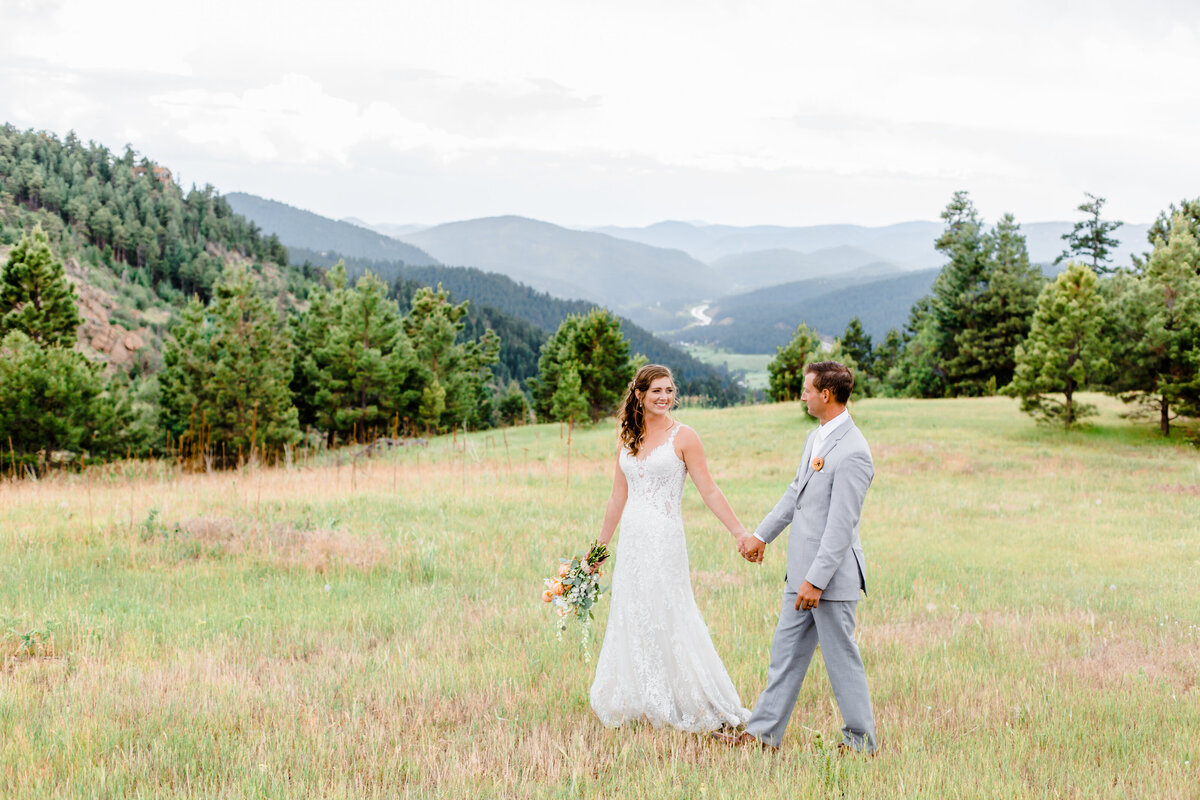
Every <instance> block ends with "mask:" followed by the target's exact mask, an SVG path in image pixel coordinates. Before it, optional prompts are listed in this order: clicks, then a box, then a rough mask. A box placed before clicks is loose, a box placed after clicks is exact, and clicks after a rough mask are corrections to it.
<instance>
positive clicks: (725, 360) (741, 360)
mask: <svg viewBox="0 0 1200 800" xmlns="http://www.w3.org/2000/svg"><path fill="white" fill-rule="evenodd" d="M683 349H684V350H686V351H687V353H688V354H689V355H691V356H692V357H693V358H697V359H699V360H700V361H703V362H704V363H705V364H711V365H713V366H714V367H720V366H724V367H726V368H728V369H730V370H734V371H737V370H742V371H744V372H745V373H746V385H747V386H748V387H749V388H751V389H766V388H767V386H768V384H769V383H770V375H768V374H767V365H768V364H770V363H771V361H772V360H774V358H775V355H774V354H768V353H732V352H730V351H728V350H722V349H721V348H718V347H713V346H712V345H707V344H689V345H684V346H683Z"/></svg>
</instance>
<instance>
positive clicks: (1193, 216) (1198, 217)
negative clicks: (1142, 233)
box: [1133, 197, 1200, 273]
mask: <svg viewBox="0 0 1200 800" xmlns="http://www.w3.org/2000/svg"><path fill="white" fill-rule="evenodd" d="M1176 214H1182V215H1183V219H1184V221H1185V222H1186V223H1187V226H1188V228H1189V229H1190V230H1191V232H1192V236H1195V237H1196V238H1197V239H1198V240H1200V197H1197V198H1196V199H1194V200H1182V201H1180V203H1179V208H1176V207H1175V204H1174V203H1171V204H1170V205H1169V206H1167V208H1166V209H1165V210H1164V211H1161V212H1160V213H1159V215H1158V216H1157V217H1156V218H1155V220H1154V222H1153V223H1151V225H1150V229H1149V230H1148V231H1146V241H1148V242H1149V243H1150V247H1151V249H1153V248H1154V246H1155V244H1156V243H1157V242H1158V240H1159V239H1162V240H1163V241H1166V240H1167V239H1168V238H1169V237H1170V235H1171V223H1172V221H1173V220H1174V219H1175V215H1176ZM1149 260H1150V253H1144V254H1143V255H1141V256H1137V255H1134V256H1133V268H1134V271H1135V272H1139V273H1140V272H1142V271H1144V270H1145V268H1146V263H1147V262H1148V261H1149Z"/></svg>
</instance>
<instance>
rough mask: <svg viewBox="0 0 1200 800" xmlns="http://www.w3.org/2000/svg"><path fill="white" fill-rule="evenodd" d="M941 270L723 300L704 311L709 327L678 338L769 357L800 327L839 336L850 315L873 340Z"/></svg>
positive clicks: (807, 284)
mask: <svg viewBox="0 0 1200 800" xmlns="http://www.w3.org/2000/svg"><path fill="white" fill-rule="evenodd" d="M940 272H941V270H940V269H930V270H921V271H917V272H906V273H902V274H900V275H898V276H895V277H889V278H884V279H875V278H872V277H870V276H863V277H862V278H861V279H859V280H855V279H854V278H853V277H851V276H840V277H837V278H829V277H826V278H817V279H813V280H807V281H797V282H795V283H789V284H784V285H781V286H771V287H769V288H766V289H759V290H757V291H753V292H748V293H746V294H741V295H735V296H732V297H727V298H722V299H721V300H719V301H717V302H716V303H715V304H713V305H712V306H711V307H710V308H709V309H708V311H707V313H708V314H709V316H711V317H712V319H713V322H712V324H711V325H707V326H704V327H699V326H698V327H694V328H689V329H687V330H686V331H683V332H681V333H680V334H679V338H681V339H686V340H689V341H693V342H702V343H706V344H714V345H719V346H721V347H724V348H726V349H729V350H732V351H734V352H738V353H773V352H775V348H777V347H781V346H783V345H785V344H787V342H788V341H789V340H790V339H791V338H792V334H793V333H795V331H796V327H797V326H798V325H799V324H800V323H802V322H803V323H805V324H807V325H808V326H809V327H810V328H813V329H815V330H816V331H817V332H818V333H820V334H821V335H822V336H826V337H836V336H840V335H841V334H842V332H843V331H845V329H846V325H847V324H848V323H849V322H850V320H851V319H852V318H853V317H858V318H859V321H860V322H862V326H863V329H864V331H866V333H867V334H868V335H870V336H872V337H875V338H876V339H878V338H880V337H882V336H883V335H884V334H885V333H887V331H888V330H889V329H891V328H897V329H899V328H902V327H903V325H904V323H905V322H906V321H907V320H908V315H909V311H910V309H911V308H912V305H913V303H915V302H916V301H917V300H919V299H920V298H922V297H924V296H925V295H927V294H929V290H930V287H932V286H933V281H934V279H935V278H937V276H938V273H940Z"/></svg>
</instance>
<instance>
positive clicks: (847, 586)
mask: <svg viewBox="0 0 1200 800" xmlns="http://www.w3.org/2000/svg"><path fill="white" fill-rule="evenodd" d="M816 438H817V431H815V430H814V431H813V432H812V433H811V434H809V437H808V440H807V441H806V442H805V443H804V457H803V459H801V461H800V469H798V470H797V471H796V479H795V480H793V481H792V482H791V484H790V485H789V486H788V488H787V491H786V492H784V495H783V498H782V499H780V501H779V502H778V503H777V504H776V505H775V508H774V509H773V510H772V511H771V513H769V514H767V516H766V517H765V518H764V519H763V521H762V523H760V524H759V526H758V529H757V530H755V532H754V533H755V535H756V536H758V537H759V538H760V539H762V540H763V541H765V542H767V543H770V542H773V541H774V540H775V539H776V538H777V537H778V536H779V534H780V533H782V532H783V529H784V528H786V527H787V526H788V525H789V524H790V525H791V526H792V531H791V533H790V534H789V538H788V564H787V591H789V592H795V591H797V590H798V589H799V588H800V584H801V582H803V581H805V580H807V581H808V582H809V583H811V584H812V585H813V586H815V587H817V588H818V589H821V590H822V592H821V599H822V600H857V599H858V593H859V591H863V592H865V591H866V590H867V570H866V560H865V558H864V557H863V551H862V543H861V542H860V541H859V538H858V519H859V516H860V514H861V513H862V507H863V500H864V499H865V498H866V496H867V488H868V487H869V486H870V485H871V479H872V478H873V477H874V476H875V464H874V462H873V461H872V460H871V449H870V448H869V447H868V446H867V440H866V439H864V438H863V435H862V433H861V432H860V431H859V430H858V426H857V425H855V424H854V420H853V419H851V420H847V421H846V422H845V423H843V424H841V425H839V426H838V428H836V429H835V430H834V431H833V433H831V434H830V436H829V439H828V440H827V441H826V442H825V443H824V445H823V446H822V447H821V449H820V452H818V453H817V455H819V456H821V458H823V459H824V462H825V463H824V464H823V465H822V467H821V470H820V471H815V470H813V468H812V461H813V444H814V442H816Z"/></svg>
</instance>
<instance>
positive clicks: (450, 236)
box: [281, 217, 733, 312]
mask: <svg viewBox="0 0 1200 800" xmlns="http://www.w3.org/2000/svg"><path fill="white" fill-rule="evenodd" d="M281 238H282V237H281ZM403 239H404V241H406V242H408V243H410V244H413V245H416V246H417V247H420V248H421V249H422V250H424V251H426V252H428V253H429V254H431V255H432V256H434V257H435V258H436V259H437V260H438V261H440V262H442V263H443V264H455V265H461V266H471V267H479V268H480V269H484V270H490V271H493V272H500V273H503V274H505V275H508V276H509V277H511V278H513V279H514V280H517V281H520V282H521V283H526V284H529V285H530V286H532V287H534V288H536V289H540V290H542V291H546V292H550V293H551V294H554V295H557V296H559V297H582V298H585V299H588V300H591V301H593V302H597V303H601V304H603V305H606V306H608V307H609V308H613V309H616V310H619V311H621V312H629V311H631V310H637V309H640V308H643V307H645V306H649V305H655V304H661V305H663V306H668V307H672V308H677V307H681V306H683V305H685V304H687V303H689V302H694V301H696V300H699V299H703V298H706V297H716V296H718V295H720V294H724V293H725V292H727V291H728V290H729V289H730V288H732V286H733V284H732V282H731V281H729V280H728V278H727V277H725V276H723V275H722V274H721V273H719V272H718V271H717V270H715V269H713V268H712V267H710V266H709V265H707V264H704V263H701V262H700V261H697V260H696V259H694V258H692V257H691V256H689V255H688V254H687V253H684V252H682V251H679V250H670V249H666V248H661V247H654V246H651V245H646V244H641V243H639V242H633V241H629V240H627V239H618V238H616V237H613V236H608V235H607V234H603V233H594V232H589V231H577V230H572V229H570V228H563V227H560V226H558V225H551V224H550V223H548V222H539V221H538V220H533V219H526V218H524V217H488V218H485V219H473V220H467V221H464V222H451V223H448V224H445V225H436V226H434V227H432V228H426V229H425V230H421V231H417V232H415V233H411V234H407V235H406V236H404V237H403ZM285 241H286V240H285Z"/></svg>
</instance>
